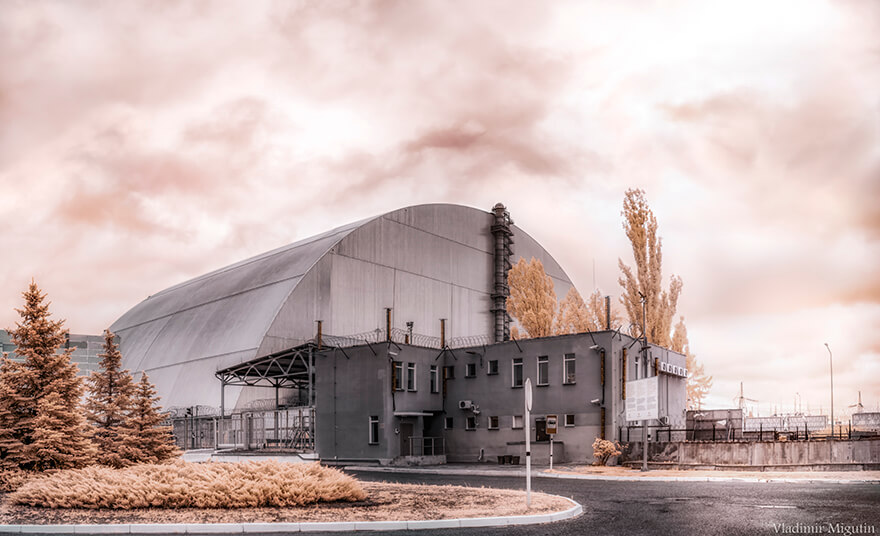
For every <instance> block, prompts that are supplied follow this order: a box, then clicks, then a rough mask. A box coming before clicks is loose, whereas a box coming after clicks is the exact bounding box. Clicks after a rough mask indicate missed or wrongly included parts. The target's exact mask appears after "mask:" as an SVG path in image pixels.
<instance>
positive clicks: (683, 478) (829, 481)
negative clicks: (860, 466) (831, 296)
mask: <svg viewBox="0 0 880 536" xmlns="http://www.w3.org/2000/svg"><path fill="white" fill-rule="evenodd" d="M346 469H348V470H351V471H368V472H373V473H412V474H423V475H450V476H451V475H459V476H507V477H525V476H526V472H525V469H520V470H515V471H493V470H470V469H429V468H424V467H376V466H366V465H365V466H355V465H350V466H347V467H346ZM532 476H533V477H539V478H567V479H572V480H617V481H630V482H632V481H639V482H774V483H776V482H790V483H802V484H806V483H810V484H816V483H819V484H822V483H825V484H880V480H868V479H866V480H833V479H828V478H778V477H770V478H754V477H734V476H615V475H582V474H574V473H545V472H543V471H532Z"/></svg>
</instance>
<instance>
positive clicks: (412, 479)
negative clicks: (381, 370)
mask: <svg viewBox="0 0 880 536" xmlns="http://www.w3.org/2000/svg"><path fill="white" fill-rule="evenodd" d="M353 473H354V474H356V475H357V477H358V478H359V479H361V480H384V481H388V482H403V483H418V484H455V485H468V486H487V487H494V488H511V489H524V488H525V482H524V481H523V479H522V478H510V477H482V476H480V477H465V476H441V475H418V474H391V473H373V472H356V473H355V472H353ZM532 488H533V489H534V490H536V491H543V492H546V493H553V494H556V495H564V496H566V497H571V498H573V499H574V500H576V501H577V502H579V503H581V504H582V505H584V510H585V512H584V514H583V515H582V516H580V517H578V518H576V519H572V520H568V521H560V522H558V523H552V524H546V525H532V526H513V527H501V528H478V529H454V530H451V529H444V530H424V531H418V532H409V534H418V535H419V536H429V535H435V534H436V535H444V536H448V535H451V534H468V535H501V534H504V535H508V534H510V535H525V534H554V535H555V534H559V535H592V534H597V535H598V534H603V535H604V534H651V535H654V534H660V535H677V534H724V535H730V534H755V535H761V534H811V533H813V534H815V533H817V532H815V530H816V529H815V528H814V527H815V526H817V525H818V526H819V528H821V529H822V530H824V531H825V532H824V533H825V534H847V532H846V530H845V529H846V527H851V529H850V532H849V534H878V533H880V485H877V484H817V483H804V484H799V483H797V484H796V483H765V482H755V483H751V482H650V481H638V482H631V481H602V480H570V479H556V478H553V479H550V478H534V479H532ZM486 515H491V512H486ZM838 523H839V524H840V526H838V525H837V524H838ZM782 524H785V526H783V525H782ZM798 524H800V525H798ZM829 524H830V528H832V529H835V530H836V531H837V532H829ZM809 531H812V532H809ZM860 531H861V532H860ZM373 534H375V533H373ZM396 534H402V532H399V531H398V532H396Z"/></svg>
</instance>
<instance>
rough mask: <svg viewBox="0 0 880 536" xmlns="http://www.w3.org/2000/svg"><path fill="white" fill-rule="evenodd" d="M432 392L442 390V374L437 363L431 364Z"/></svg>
mask: <svg viewBox="0 0 880 536" xmlns="http://www.w3.org/2000/svg"><path fill="white" fill-rule="evenodd" d="M431 392H432V393H439V392H440V374H439V372H438V371H437V365H431Z"/></svg>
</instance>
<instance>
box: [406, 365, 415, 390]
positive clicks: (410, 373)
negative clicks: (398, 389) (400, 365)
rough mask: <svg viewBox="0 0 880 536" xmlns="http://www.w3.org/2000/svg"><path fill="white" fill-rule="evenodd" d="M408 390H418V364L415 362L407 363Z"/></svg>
mask: <svg viewBox="0 0 880 536" xmlns="http://www.w3.org/2000/svg"><path fill="white" fill-rule="evenodd" d="M406 390H407V391H415V390H416V364H415V363H407V364H406Z"/></svg>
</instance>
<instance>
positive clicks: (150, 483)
mask: <svg viewBox="0 0 880 536" xmlns="http://www.w3.org/2000/svg"><path fill="white" fill-rule="evenodd" d="M365 498H366V494H365V493H364V490H363V488H362V487H361V486H360V484H359V483H358V482H357V481H356V480H355V479H354V478H352V477H350V476H348V475H346V474H343V473H342V472H341V471H339V470H336V469H333V468H330V467H324V466H322V465H320V464H318V463H309V464H287V463H280V462H276V461H261V462H242V463H199V464H195V463H185V462H182V461H176V462H174V463H169V464H144V465H135V466H132V467H128V468H125V469H111V468H109V467H101V466H92V467H86V468H84V469H74V470H67V471H59V472H57V473H55V474H52V475H49V476H46V477H43V478H38V479H35V480H31V481H30V482H27V483H26V484H24V485H22V486H21V487H20V488H19V489H18V490H17V491H15V492H13V493H11V494H10V495H9V500H10V501H11V502H13V503H17V504H22V505H28V506H40V507H49V508H91V509H94V508H110V509H126V510H127V509H133V508H148V507H149V508H246V507H251V508H253V507H262V506H304V505H310V504H316V503H320V502H335V501H360V500H363V499H365Z"/></svg>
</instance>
